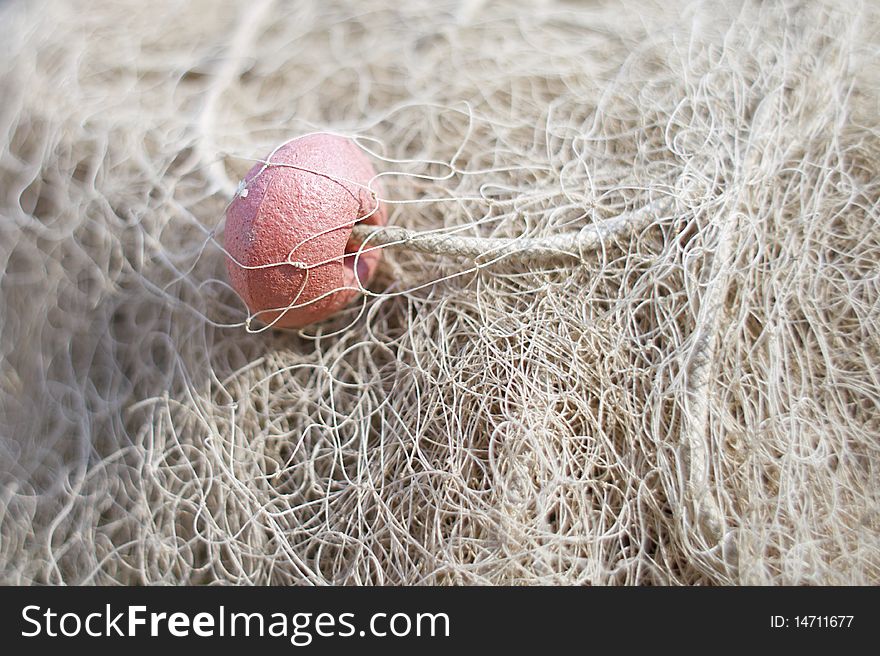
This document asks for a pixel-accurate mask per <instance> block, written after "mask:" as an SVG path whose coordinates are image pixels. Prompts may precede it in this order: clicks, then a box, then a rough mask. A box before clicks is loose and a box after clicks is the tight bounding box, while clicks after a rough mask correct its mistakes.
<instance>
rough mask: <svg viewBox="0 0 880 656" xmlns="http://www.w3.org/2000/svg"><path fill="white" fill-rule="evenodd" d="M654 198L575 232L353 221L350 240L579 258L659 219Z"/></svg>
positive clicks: (483, 254)
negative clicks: (420, 227)
mask: <svg viewBox="0 0 880 656" xmlns="http://www.w3.org/2000/svg"><path fill="white" fill-rule="evenodd" d="M667 206H668V203H665V204H663V205H662V207H661V204H659V203H657V202H654V203H649V204H648V205H646V206H645V207H642V208H639V209H637V210H633V211H631V212H625V213H623V214H620V215H618V216H616V217H613V218H611V219H606V220H605V221H602V222H599V223H596V224H593V225H589V226H585V227H584V228H583V229H581V230H580V231H578V232H570V233H563V234H560V235H552V236H549V237H466V236H459V235H450V234H443V233H439V232H433V231H431V232H417V231H413V230H407V229H406V228H400V227H397V226H372V225H366V224H357V225H355V227H354V229H353V230H352V236H351V238H352V240H353V241H354V243H357V244H363V245H364V246H365V247H369V246H397V247H400V248H405V249H408V250H412V251H417V252H420V253H428V254H431V255H446V256H450V257H457V258H464V259H471V260H478V261H486V260H498V259H501V258H510V259H513V260H516V261H520V262H524V263H529V264H541V263H551V262H558V261H560V260H565V259H580V260H583V259H584V256H585V255H586V254H587V253H589V252H591V251H593V250H595V249H596V248H599V247H601V246H602V245H603V244H605V243H607V242H609V241H612V240H614V239H618V238H621V237H626V236H629V235H631V234H633V233H634V232H636V231H638V230H641V229H643V228H644V227H646V226H647V225H649V224H650V223H651V222H652V219H655V220H656V218H659V217H658V216H657V215H658V213H659V212H660V211H661V210H662V209H666V207H667Z"/></svg>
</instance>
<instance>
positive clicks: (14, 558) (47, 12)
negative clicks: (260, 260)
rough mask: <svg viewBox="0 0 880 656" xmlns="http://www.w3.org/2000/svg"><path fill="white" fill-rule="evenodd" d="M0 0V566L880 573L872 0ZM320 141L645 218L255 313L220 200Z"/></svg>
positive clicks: (447, 216) (591, 217) (268, 576)
mask: <svg viewBox="0 0 880 656" xmlns="http://www.w3.org/2000/svg"><path fill="white" fill-rule="evenodd" d="M0 11H2V14H0V58H2V61H3V62H4V63H5V66H4V70H3V71H2V73H0V97H2V99H3V100H2V103H0V198H2V199H0V262H2V270H3V273H2V277H0V368H2V369H0V370H2V375H0V578H2V581H3V582H7V583H24V584H30V583H50V584H59V583H71V584H84V583H90V584H134V583H138V584H156V583H160V584H178V583H190V584H203V583H204V584H207V583H237V584H259V583H263V584H265V583H271V584H324V583H332V584H743V583H748V584H783V583H785V584H852V583H875V584H876V583H878V582H880V539H878V535H880V506H878V490H880V485H878V483H880V481H878V470H880V461H878V449H880V264H878V262H880V225H878V220H880V176H878V173H880V113H878V107H880V64H878V62H880V16H878V12H877V9H876V7H874V6H871V5H862V4H858V3H850V2H840V3H819V2H804V3H799V2H783V3H758V2H744V3H730V2H717V3H716V2H697V3H679V2H675V1H670V0H664V2H662V3H641V2H640V3H624V4H622V5H621V3H618V2H607V3H603V2H561V1H559V2H555V1H551V2H542V3H534V4H531V3H529V4H518V3H508V2H485V3H484V2H461V3H448V2H443V1H438V0H430V1H428V2H422V1H413V2H396V3H389V2H357V3H355V2H351V3H337V2H302V3H300V2H297V3H286V2H281V1H275V2H272V1H263V0H260V1H254V2H248V3H243V4H238V3H223V4H220V3H215V2H207V1H192V2H170V1H163V2H152V3H142V2H116V3H100V4H95V3H80V2H70V3H48V2H47V3H36V2H33V3H31V2H29V3H24V2H10V3H5V4H4V5H3V7H2V8H0ZM322 131H326V132H332V133H334V134H341V135H345V136H347V137H350V138H352V139H354V140H355V141H356V142H357V144H358V145H359V146H360V147H361V148H362V149H363V150H364V151H365V152H366V153H367V156H368V157H369V158H370V160H371V161H372V162H373V164H374V166H375V167H376V169H377V170H378V171H380V173H381V183H382V189H383V192H382V200H383V202H385V203H386V207H387V208H388V210H389V224H390V225H393V226H397V227H399V228H403V229H406V230H407V231H413V232H417V233H426V232H430V233H431V234H435V235H436V234H439V235H447V236H455V237H460V238H468V239H470V238H473V239H500V238H508V239H510V238H516V239H523V240H534V239H537V240H541V239H546V238H551V237H555V236H558V235H565V234H583V231H584V230H590V229H596V227H597V226H601V225H603V222H605V221H610V220H614V217H618V216H621V215H623V214H625V213H627V212H635V211H639V209H640V208H646V207H655V208H659V209H657V211H656V212H653V213H652V215H651V216H650V217H649V219H648V220H646V221H642V222H639V223H638V224H637V225H635V226H634V227H633V228H632V229H631V230H627V231H622V232H615V233H613V234H610V235H608V236H607V238H603V239H600V240H599V241H598V243H597V244H596V245H595V247H594V248H591V249H589V250H584V251H583V252H580V253H578V257H577V258H574V259H571V258H569V259H567V260H561V261H558V262H551V261H541V262H530V261H529V260H528V258H514V257H508V256H507V255H508V253H506V252H500V253H496V255H495V256H493V255H492V254H491V253H489V254H485V253H483V254H481V253H476V254H473V253H472V254H471V255H472V256H471V257H457V256H455V254H450V253H448V252H440V251H437V252H434V251H432V250H431V249H429V248H426V249H422V250H415V249H413V248H406V247H403V248H401V247H391V246H388V247H387V248H386V246H384V245H380V246H381V247H382V248H385V252H384V259H383V261H382V264H381V266H380V267H379V270H378V273H377V275H376V277H375V278H374V279H373V280H372V281H371V282H370V284H369V285H368V290H366V291H365V292H364V293H361V294H360V295H359V297H358V300H356V301H355V302H354V303H353V304H352V305H351V306H350V307H349V308H348V309H346V310H345V311H343V312H342V313H340V314H339V315H337V316H336V317H334V318H333V319H331V320H330V321H327V322H323V323H320V324H317V325H313V326H309V327H307V328H304V329H301V330H287V331H282V330H274V329H263V328H264V327H263V326H261V325H260V324H259V322H253V321H249V320H248V319H249V313H248V310H247V308H246V307H245V305H244V304H243V303H242V301H241V300H240V299H239V297H238V296H237V295H236V294H235V292H234V291H233V290H232V289H231V287H230V286H229V283H228V278H227V275H226V269H225V267H226V254H225V252H224V250H223V226H224V212H225V208H226V206H227V204H228V203H229V201H230V199H231V198H232V195H233V194H234V193H235V192H236V189H237V188H238V183H239V180H241V178H242V177H243V175H244V173H245V172H246V171H247V170H248V169H249V168H250V167H251V166H252V165H253V164H254V163H255V162H257V161H259V160H260V158H262V157H265V156H266V154H267V153H269V152H270V151H271V150H272V149H273V148H274V147H276V146H277V145H278V144H279V143H281V142H284V141H286V140H288V139H290V138H292V137H295V136H297V135H302V134H309V133H313V132H322ZM378 243H379V242H377V244H378ZM487 243H488V242H487ZM522 243H523V244H528V243H532V242H528V241H523V242H522ZM404 246H405V244H404Z"/></svg>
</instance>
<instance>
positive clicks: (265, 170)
mask: <svg viewBox="0 0 880 656" xmlns="http://www.w3.org/2000/svg"><path fill="white" fill-rule="evenodd" d="M267 161H268V162H269V165H268V166H267V165H265V164H263V163H260V164H257V165H256V166H254V167H253V168H252V169H251V170H250V171H249V172H248V174H247V175H246V176H245V180H244V186H243V188H242V189H241V190H240V191H239V192H238V193H237V194H236V197H235V198H234V199H233V201H232V203H231V204H230V205H229V208H228V209H227V211H226V229H225V247H226V251H227V252H228V254H229V256H230V257H229V258H228V259H227V263H226V265H227V271H228V273H229V279H230V281H231V283H232V286H233V288H234V289H235V290H236V292H238V294H239V296H241V298H242V300H243V301H244V302H245V303H246V304H247V306H248V308H249V309H250V311H251V312H252V313H253V314H255V315H256V318H257V319H258V320H259V321H260V322H262V323H265V324H272V325H273V326H275V327H283V328H298V327H301V326H305V325H308V324H310V323H315V322H316V321H321V320H322V319H326V318H327V317H329V316H331V315H333V314H334V313H336V312H337V311H339V310H341V309H342V308H344V307H345V306H346V305H348V304H349V303H350V302H351V301H352V300H353V299H354V298H355V296H356V295H357V294H358V291H357V288H358V280H359V281H360V284H361V285H365V284H366V283H367V282H368V281H369V280H370V278H371V277H372V275H373V273H374V272H375V270H376V267H377V265H378V263H379V261H380V260H381V259H382V252H381V250H380V249H375V250H372V251H370V252H366V253H361V255H360V256H359V257H358V258H357V263H355V256H354V253H356V252H357V246H356V245H355V244H354V243H350V241H349V238H350V236H351V231H352V228H353V227H354V224H355V223H356V222H359V221H362V222H363V223H366V224H372V225H385V222H386V221H387V216H386V212H385V208H384V207H383V206H382V205H381V203H379V202H378V200H377V198H376V196H374V195H373V194H372V193H371V192H370V190H369V189H367V185H369V184H370V181H371V180H372V179H373V178H374V177H375V175H376V172H375V171H374V169H373V167H372V165H371V164H370V161H369V159H367V156H366V155H365V154H364V153H363V151H361V149H360V148H358V147H357V146H356V145H355V144H354V143H353V142H352V141H351V140H349V139H346V138H344V137H338V136H335V135H329V134H313V135H309V136H306V137H302V138H300V139H296V140H294V141H291V142H289V143H286V144H284V145H283V146H281V147H280V148H278V149H277V150H276V151H275V152H273V153H272V155H271V156H270V157H269V158H267ZM373 189H375V190H376V191H377V193H378V192H379V188H378V186H377V184H376V183H373ZM377 206H378V207H377ZM364 217H366V218H364ZM267 265H268V266H267ZM248 267H262V268H248ZM346 288H348V289H346ZM287 307H290V309H287V310H284V309H283V308H287ZM278 308H282V310H280V311H279V310H278ZM276 319H277V321H276Z"/></svg>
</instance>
